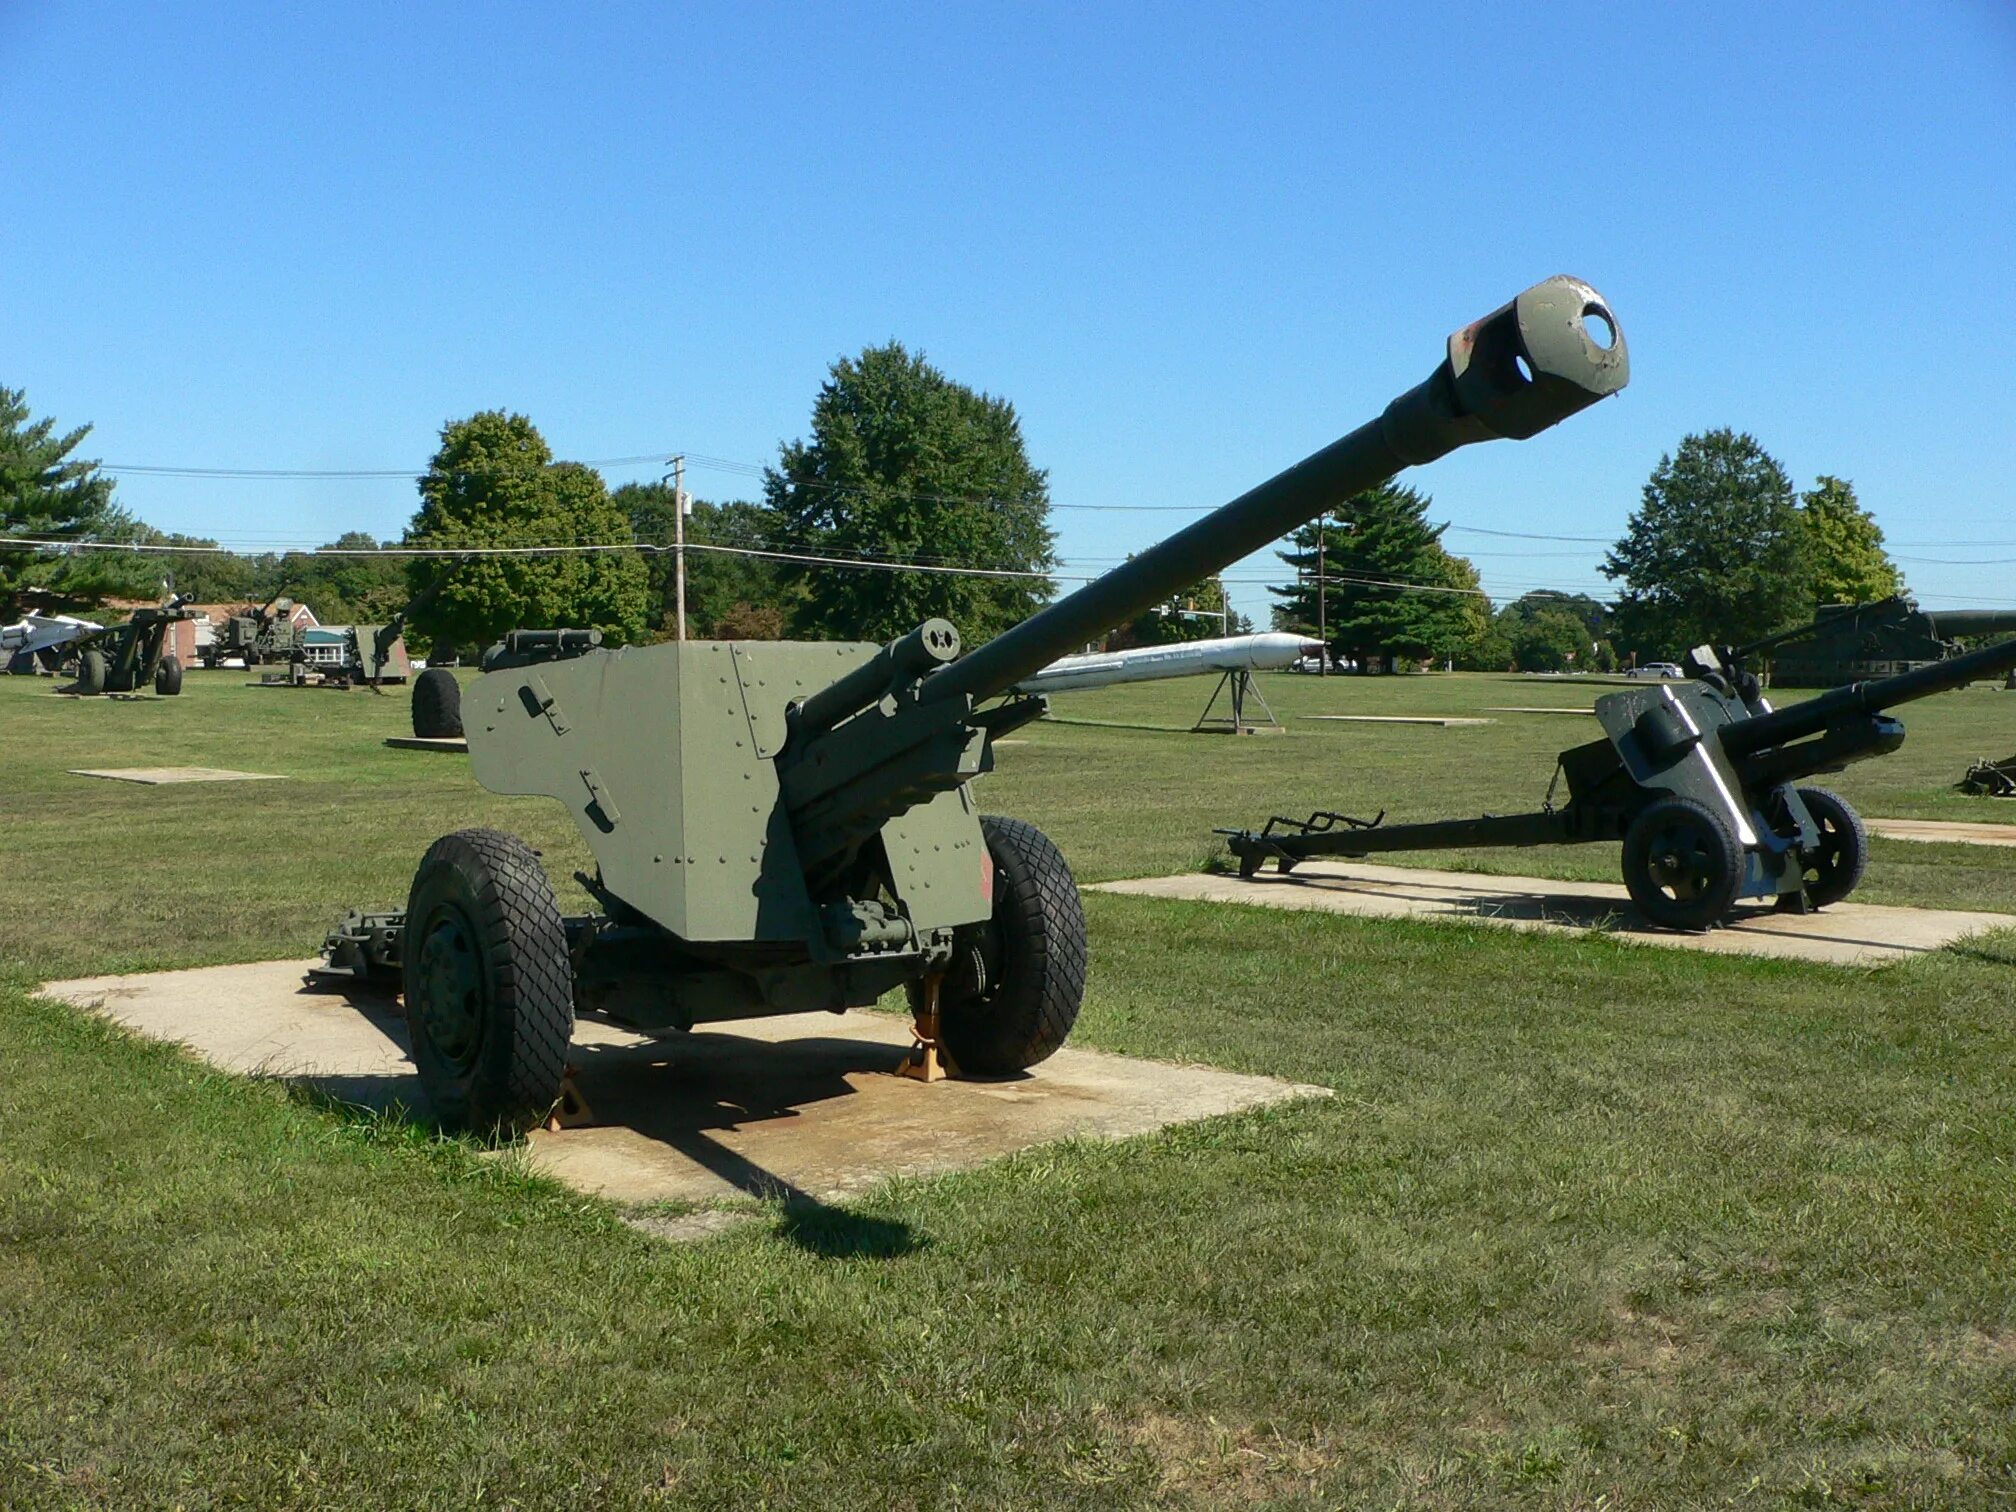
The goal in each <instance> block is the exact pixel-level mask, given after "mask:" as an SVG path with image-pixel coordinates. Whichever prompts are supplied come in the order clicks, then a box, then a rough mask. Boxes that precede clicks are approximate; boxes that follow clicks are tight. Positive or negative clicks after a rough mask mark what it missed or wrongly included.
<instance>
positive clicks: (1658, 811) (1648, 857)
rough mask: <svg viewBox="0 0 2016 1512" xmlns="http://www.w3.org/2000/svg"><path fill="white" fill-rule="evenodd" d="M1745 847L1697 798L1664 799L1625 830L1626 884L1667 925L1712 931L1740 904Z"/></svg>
mask: <svg viewBox="0 0 2016 1512" xmlns="http://www.w3.org/2000/svg"><path fill="white" fill-rule="evenodd" d="M1742 885H1743V851H1742V849H1741V848H1740V847H1739V846H1738V845H1737V844H1736V837H1735V836H1734V835H1732V834H1731V833H1730V832H1729V826H1728V825H1726V824H1724V823H1723V822H1722V819H1721V816H1720V815H1718V814H1717V813H1716V812H1715V811H1714V810H1713V809H1711V808H1709V807H1708V805H1707V804H1705V803H1701V802H1699V801H1697V800H1696V799H1693V798H1679V797H1670V798H1661V799H1660V800H1659V801H1658V802H1657V803H1654V804H1652V805H1651V806H1650V807H1648V808H1647V809H1645V810H1644V812H1642V813H1641V814H1639V815H1638V817H1637V818H1636V819H1633V820H1632V821H1631V828H1630V829H1628V830H1627V831H1625V834H1624V886H1625V887H1626V888H1627V889H1629V891H1630V893H1631V901H1632V902H1633V903H1636V904H1637V905H1638V911H1639V912H1640V913H1642V914H1644V915H1645V917H1646V918H1647V919H1649V920H1651V921H1652V922H1653V923H1654V924H1657V925H1659V926H1660V927H1661V928H1662V929H1689V930H1700V929H1711V928H1713V927H1714V926H1715V925H1717V924H1719V923H1721V922H1722V920H1723V919H1724V918H1726V917H1728V914H1729V911H1730V909H1732V908H1734V907H1735V906H1736V892H1737V889H1738V888H1740V887H1741V886H1742Z"/></svg>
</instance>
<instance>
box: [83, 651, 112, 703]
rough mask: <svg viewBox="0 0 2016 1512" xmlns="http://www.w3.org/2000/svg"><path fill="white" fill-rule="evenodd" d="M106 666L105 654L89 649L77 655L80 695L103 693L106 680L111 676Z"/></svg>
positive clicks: (109, 669)
mask: <svg viewBox="0 0 2016 1512" xmlns="http://www.w3.org/2000/svg"><path fill="white" fill-rule="evenodd" d="M111 670H112V669H111V668H110V667H109V666H107V665H106V662H105V653H104V652H103V651H99V650H96V649H94V648H87V649H85V650H83V651H80V652H78V653H77V684H76V687H77V691H78V692H79V693H87V694H90V693H103V692H104V691H105V679H106V678H107V677H108V676H110V675H111Z"/></svg>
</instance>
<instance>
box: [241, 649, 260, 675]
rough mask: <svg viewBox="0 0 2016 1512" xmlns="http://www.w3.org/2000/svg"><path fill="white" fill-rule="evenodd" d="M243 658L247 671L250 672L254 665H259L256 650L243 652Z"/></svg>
mask: <svg viewBox="0 0 2016 1512" xmlns="http://www.w3.org/2000/svg"><path fill="white" fill-rule="evenodd" d="M243 659H244V662H245V670H246V671H247V672H250V671H251V670H252V669H253V668H254V667H256V666H258V665H259V653H258V652H257V651H247V652H245V653H244V658H243Z"/></svg>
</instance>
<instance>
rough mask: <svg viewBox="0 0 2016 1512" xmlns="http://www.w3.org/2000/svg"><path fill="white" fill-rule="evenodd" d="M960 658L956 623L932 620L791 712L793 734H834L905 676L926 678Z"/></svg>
mask: <svg viewBox="0 0 2016 1512" xmlns="http://www.w3.org/2000/svg"><path fill="white" fill-rule="evenodd" d="M958 654H959V631H958V628H957V627H956V626H954V625H953V623H952V622H951V621H950V620H947V619H928V620H926V621H924V623H923V624H921V625H919V626H918V627H917V628H916V629H915V630H912V631H911V632H910V633H909V634H908V635H906V636H903V637H902V638H901V639H899V640H893V641H891V642H890V643H889V644H888V645H886V646H884V647H883V648H882V649H881V650H880V651H878V652H876V653H875V655H874V656H873V657H872V658H871V659H870V660H868V661H866V662H863V663H862V664H861V665H860V666H858V667H856V668H855V669H854V670H853V671H852V672H849V673H848V674H847V675H846V676H845V677H843V678H841V679H840V680H839V681H838V682H836V683H833V684H831V685H829V686H827V687H824V688H821V689H820V690H819V691H818V692H817V693H814V694H813V695H812V696H811V697H810V698H808V699H806V700H805V701H804V702H803V703H802V704H799V705H798V706H797V707H796V708H795V709H793V710H792V713H791V734H792V738H793V739H795V740H803V739H807V738H809V737H811V736H813V735H817V734H819V733H820V732H822V731H824V730H830V729H832V728H833V726H834V725H836V724H838V723H839V722H840V721H841V720H843V719H845V718H847V716H848V715H850V714H854V713H857V712H859V711H860V710H862V709H864V708H866V707H867V706H868V705H869V704H871V703H873V702H875V700H876V699H878V698H880V697H881V696H882V695H883V694H884V693H885V692H887V691H888V689H889V686H890V684H891V683H893V682H895V681H896V680H897V679H898V678H902V677H921V676H922V675H923V674H924V673H926V672H929V671H931V670H932V669H933V668H934V667H938V666H941V665H943V664H944V663H946V662H949V661H951V660H952V658H953V657H955V656H957V655H958Z"/></svg>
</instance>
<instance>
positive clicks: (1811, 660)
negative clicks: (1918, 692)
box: [1746, 594, 2016, 688]
mask: <svg viewBox="0 0 2016 1512" xmlns="http://www.w3.org/2000/svg"><path fill="white" fill-rule="evenodd" d="M2011 633H2016V609H1934V610H1927V609H1920V608H1919V607H1918V606H1917V605H1916V604H1914V603H1913V602H1912V601H1911V600H1910V599H1909V598H1907V597H1905V596H1904V595H1903V594H1897V595H1894V596H1893V597H1890V598H1887V599H1880V600H1877V601H1876V602H1874V603H1868V604H1830V605H1827V606H1826V607H1824V608H1822V609H1821V610H1820V612H1819V614H1818V615H1816V616H1815V617H1814V619H1813V621H1812V623H1811V624H1807V625H1801V626H1799V627H1798V628H1797V629H1793V630H1786V631H1782V632H1780V633H1779V634H1777V635H1773V636H1770V637H1768V638H1766V639H1765V640H1762V641H1758V642H1756V643H1755V644H1754V645H1752V646H1750V647H1747V648H1746V651H1747V652H1758V651H1762V650H1764V649H1766V648H1767V647H1777V646H1781V645H1786V649H1784V650H1781V651H1778V652H1777V653H1776V654H1775V656H1774V657H1773V666H1772V678H1771V680H1772V682H1773V683H1774V684H1775V685H1776V686H1778V687H1781V688H1828V687H1833V686H1834V685H1836V684H1837V683H1848V682H1853V681H1855V680H1857V679H1858V678H1864V677H1878V676H1887V675H1889V674H1892V673H1896V672H1906V671H1909V670H1911V669H1912V668H1914V667H1919V666H1923V665H1925V664H1927V663H1930V662H1943V661H1949V660H1951V659H1952V658H1953V657H1956V656H1958V655H1960V651H1961V647H1960V645H1959V642H1960V641H1962V640H1963V639H1965V640H1972V639H1977V638H1979V637H1981V636H1986V635H2008V634H2011ZM1788 642H1793V643H1797V644H1791V645H1787V644H1786V643H1788Z"/></svg>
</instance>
